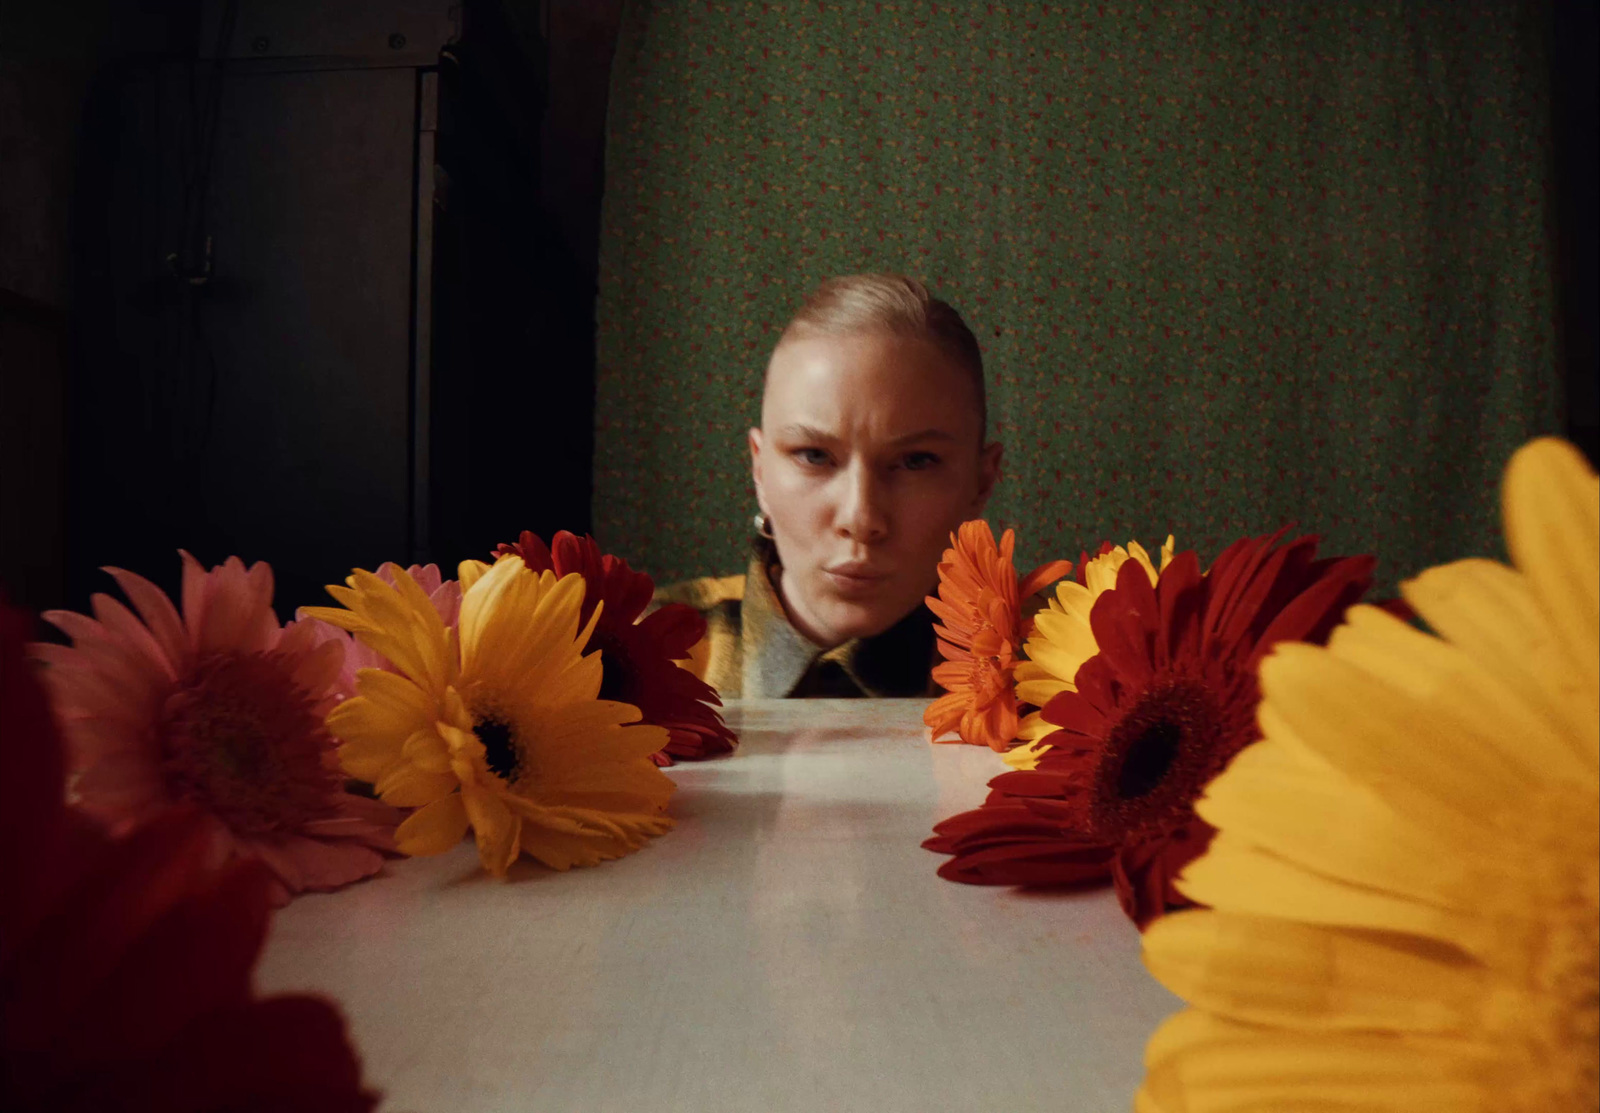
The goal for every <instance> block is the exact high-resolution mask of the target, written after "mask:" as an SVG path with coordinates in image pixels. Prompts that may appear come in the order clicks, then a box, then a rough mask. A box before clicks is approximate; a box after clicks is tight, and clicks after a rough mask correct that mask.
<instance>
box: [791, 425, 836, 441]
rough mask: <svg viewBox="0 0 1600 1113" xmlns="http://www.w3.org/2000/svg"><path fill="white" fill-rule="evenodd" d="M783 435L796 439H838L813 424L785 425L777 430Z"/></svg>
mask: <svg viewBox="0 0 1600 1113" xmlns="http://www.w3.org/2000/svg"><path fill="white" fill-rule="evenodd" d="M779 432H780V433H782V434H783V435H784V436H785V437H788V438H790V439H791V440H797V441H832V440H838V438H837V437H835V436H834V435H833V434H832V433H824V432H823V431H822V430H821V429H818V428H817V427H816V426H814V425H798V424H794V425H785V426H783V428H782V429H780V430H779Z"/></svg>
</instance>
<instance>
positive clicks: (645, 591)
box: [497, 530, 738, 765]
mask: <svg viewBox="0 0 1600 1113" xmlns="http://www.w3.org/2000/svg"><path fill="white" fill-rule="evenodd" d="M505 553H514V554H516V555H517V556H519V557H521V558H522V560H523V563H524V564H526V565H527V566H528V567H529V568H530V569H532V570H533V571H534V572H554V573H555V574H556V575H557V576H566V575H570V574H571V573H573V572H576V573H578V574H579V575H581V576H582V577H583V582H584V596H583V609H582V611H581V612H580V615H579V622H580V623H582V624H584V625H587V624H588V622H589V618H590V616H591V615H592V614H593V613H594V610H595V608H596V607H597V606H599V605H600V604H601V603H602V602H604V604H605V606H604V608H603V609H602V610H601V613H600V621H599V622H598V623H596V624H595V627H594V633H592V634H591V635H589V644H588V645H587V646H585V647H584V648H585V649H587V650H590V651H593V650H596V649H598V650H599V651H600V664H601V667H602V668H603V670H604V672H603V675H602V679H601V681H600V698H601V699H610V700H618V701H619V702H622V703H631V704H633V705H634V706H635V707H637V708H638V709H639V714H640V716H641V719H640V721H641V722H645V723H651V724H653V725H655V726H658V727H665V728H667V737H668V741H667V744H666V746H665V747H663V748H662V750H661V751H660V752H658V753H657V755H656V758H655V760H656V763H657V764H658V765H671V764H672V760H673V759H674V758H687V759H690V760H698V759H700V758H707V757H715V756H716V755H718V754H725V753H729V752H731V751H732V750H733V748H734V746H736V745H737V744H738V739H737V738H736V737H735V736H734V733H733V731H731V730H729V729H728V727H727V725H726V724H725V723H724V722H723V721H722V715H721V714H720V713H719V712H718V711H717V708H718V707H721V706H722V700H721V698H720V697H718V695H717V690H716V689H715V688H713V687H712V686H711V685H709V684H707V683H706V682H705V681H704V680H701V679H700V678H699V677H698V676H695V675H694V673H692V672H690V671H689V670H688V669H685V668H680V667H679V665H678V662H679V661H685V660H688V658H689V654H690V651H691V650H692V649H693V647H694V645H695V643H697V642H699V641H700V639H702V638H704V637H705V636H706V620H705V618H704V617H703V616H701V614H700V612H699V611H697V610H695V609H694V608H693V607H689V606H686V605H684V604H682V603H668V604H667V605H666V606H664V607H660V608H658V609H657V610H655V611H653V612H651V613H650V614H648V615H644V609H645V608H646V607H647V606H649V605H650V598H651V596H652V595H654V594H655V582H654V581H653V580H652V579H651V578H650V577H649V576H647V575H646V574H645V573H643V572H635V571H634V570H633V569H632V568H630V567H628V562H627V561H625V560H623V559H622V558H621V557H615V556H610V555H606V554H602V553H601V552H600V546H599V545H598V544H596V543H595V540H594V538H592V537H584V538H581V539H580V538H578V537H577V536H575V535H573V534H571V533H568V532H567V531H566V530H562V531H561V532H559V533H557V534H556V535H555V537H554V538H553V539H552V544H551V546H550V547H549V548H546V547H545V544H544V542H543V541H542V540H541V539H540V538H539V537H537V536H536V535H534V534H533V533H530V532H528V531H527V530H524V531H523V532H522V536H521V537H520V538H519V539H518V540H517V542H516V543H515V544H511V545H505V544H502V545H501V546H500V547H499V549H498V550H497V555H500V554H505ZM640 615H644V617H643V618H641V617H640Z"/></svg>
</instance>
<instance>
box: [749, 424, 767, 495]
mask: <svg viewBox="0 0 1600 1113" xmlns="http://www.w3.org/2000/svg"><path fill="white" fill-rule="evenodd" d="M748 440H749V442H750V481H751V482H752V483H754V484H755V488H756V505H757V506H759V507H761V510H762V512H763V513H765V512H766V509H767V502H766V496H765V495H764V494H763V493H762V490H761V430H760V429H758V428H752V429H751V430H750V432H749V434H748Z"/></svg>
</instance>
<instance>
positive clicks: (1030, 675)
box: [1005, 534, 1174, 769]
mask: <svg viewBox="0 0 1600 1113" xmlns="http://www.w3.org/2000/svg"><path fill="white" fill-rule="evenodd" d="M1173 547H1174V542H1173V538H1172V536H1171V535H1170V534H1169V535H1168V536H1167V543H1166V544H1165V545H1163V546H1161V566H1160V568H1157V567H1156V565H1155V564H1154V563H1152V562H1151V560H1150V554H1149V553H1147V552H1146V551H1145V549H1144V546H1143V545H1141V544H1139V543H1138V542H1137V541H1129V542H1128V547H1127V548H1126V549H1124V548H1123V547H1122V546H1121V545H1115V546H1114V545H1112V544H1111V543H1110V542H1109V541H1108V542H1106V543H1105V544H1103V545H1102V546H1101V547H1100V551H1099V553H1097V554H1096V555H1095V556H1094V557H1093V558H1091V557H1090V556H1089V555H1088V554H1087V553H1085V554H1084V555H1083V557H1082V559H1080V560H1079V562H1078V575H1077V578H1076V579H1075V580H1063V581H1061V583H1060V584H1058V585H1057V586H1056V590H1055V594H1054V596H1053V597H1052V598H1051V599H1050V604H1049V606H1048V607H1046V608H1045V609H1044V610H1042V611H1040V612H1039V613H1038V614H1037V615H1035V616H1034V619H1033V630H1032V632H1031V634H1029V636H1028V638H1027V640H1026V641H1025V642H1024V643H1023V649H1024V651H1025V652H1026V653H1027V660H1025V661H1019V662H1018V663H1017V669H1016V678H1017V698H1018V699H1019V700H1021V701H1022V702H1023V703H1025V704H1032V705H1033V706H1034V707H1044V706H1045V704H1047V703H1049V702H1050V701H1051V700H1052V699H1054V698H1055V697H1056V696H1058V695H1060V694H1061V693H1062V692H1072V691H1076V690H1077V686H1076V685H1075V684H1074V683H1073V678H1074V677H1076V676H1077V675H1078V670H1079V669H1080V668H1082V667H1083V663H1084V662H1085V661H1087V660H1088V659H1089V658H1091V657H1093V656H1094V655H1095V653H1096V652H1098V650H1097V648H1096V646H1095V641H1094V631H1093V630H1092V629H1091V628H1090V626H1089V614H1090V612H1091V611H1092V610H1093V609H1094V603H1095V600H1096V599H1098V598H1100V596H1101V595H1102V594H1104V593H1105V592H1107V591H1110V590H1111V589H1112V588H1113V587H1115V586H1116V583H1117V573H1118V572H1119V571H1121V569H1122V566H1123V564H1124V563H1126V562H1127V561H1130V560H1132V561H1136V562H1138V564H1139V566H1140V567H1141V568H1143V569H1144V572H1145V575H1146V576H1148V577H1149V578H1150V583H1151V585H1152V586H1154V585H1155V582H1156V579H1157V577H1158V576H1159V575H1160V573H1161V572H1162V571H1164V570H1165V569H1166V567H1167V565H1169V564H1171V563H1172V551H1173ZM1055 729H1056V728H1055V727H1054V726H1053V725H1052V724H1050V723H1047V722H1045V720H1044V717H1043V716H1042V715H1040V714H1039V712H1037V711H1033V712H1030V713H1029V714H1028V715H1025V716H1024V717H1023V719H1022V724H1021V726H1020V727H1019V728H1018V730H1017V737H1018V738H1020V739H1022V740H1023V741H1024V742H1025V743H1026V745H1023V746H1019V747H1017V748H1015V749H1013V750H1010V751H1009V752H1007V754H1006V759H1005V760H1006V764H1007V765H1010V766H1011V767H1012V768H1015V769H1032V768H1034V766H1036V765H1037V764H1038V763H1039V758H1040V757H1041V756H1042V755H1043V754H1044V751H1045V750H1046V749H1048V747H1047V746H1046V745H1045V744H1044V742H1043V739H1044V737H1045V735H1047V734H1051V733H1052V732H1054V731H1055Z"/></svg>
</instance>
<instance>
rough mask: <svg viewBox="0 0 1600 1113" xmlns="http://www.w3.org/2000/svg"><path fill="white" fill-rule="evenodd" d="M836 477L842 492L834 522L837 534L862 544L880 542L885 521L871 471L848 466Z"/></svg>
mask: <svg viewBox="0 0 1600 1113" xmlns="http://www.w3.org/2000/svg"><path fill="white" fill-rule="evenodd" d="M840 478H841V479H842V480H843V487H844V490H843V491H842V492H840V500H839V510H838V517H837V520H836V525H837V528H838V531H839V534H840V535H841V536H843V537H848V538H850V539H851V540H852V541H857V542H861V543H863V544H865V543H868V542H873V541H881V540H882V539H883V538H884V537H885V536H886V535H887V534H888V532H889V519H888V515H887V514H886V512H885V511H886V507H885V505H884V491H883V487H882V484H881V482H880V481H879V480H878V477H877V476H875V475H874V474H873V472H872V469H871V468H866V467H862V466H861V465H859V464H852V465H851V466H849V467H847V468H845V469H844V471H843V473H842V475H841V476H840Z"/></svg>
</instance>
